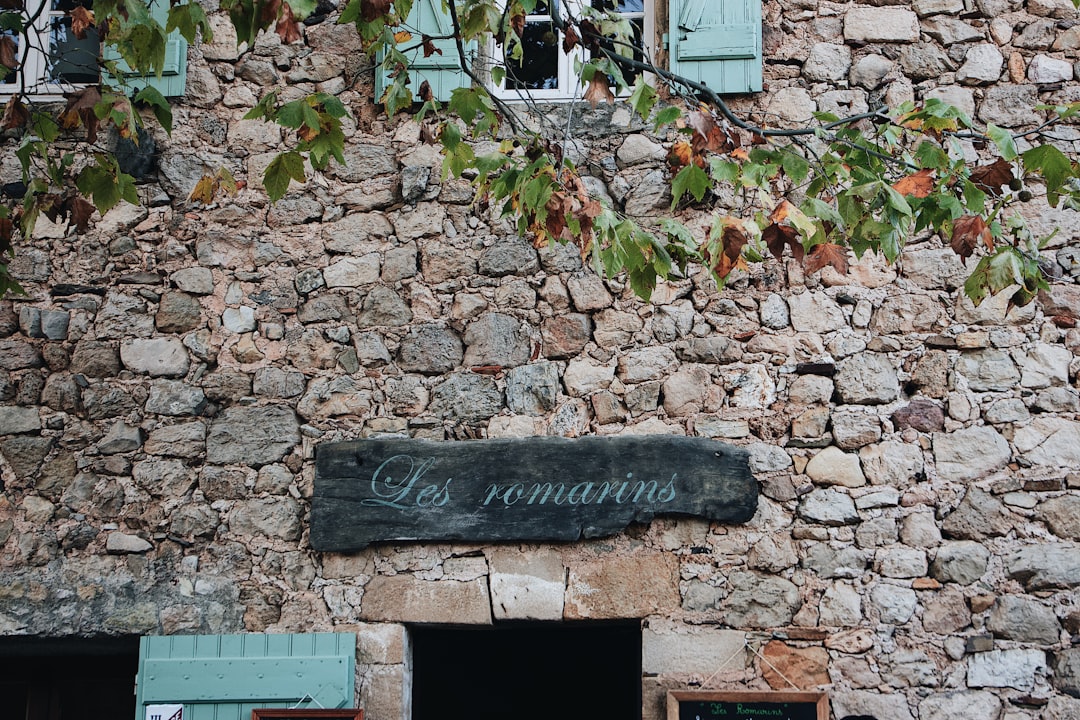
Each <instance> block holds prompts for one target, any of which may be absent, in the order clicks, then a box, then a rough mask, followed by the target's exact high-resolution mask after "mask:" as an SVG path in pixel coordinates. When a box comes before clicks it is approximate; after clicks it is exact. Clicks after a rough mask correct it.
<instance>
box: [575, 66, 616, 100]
mask: <svg viewBox="0 0 1080 720" xmlns="http://www.w3.org/2000/svg"><path fill="white" fill-rule="evenodd" d="M581 97H582V99H583V100H586V101H587V102H588V103H589V104H590V105H592V107H593V109H596V106H597V105H599V104H600V101H601V100H603V101H604V102H606V103H608V104H609V105H613V104H615V94H614V93H613V92H611V87H610V86H609V85H608V79H607V75H605V74H604V73H600V72H598V73H593V76H592V80H590V81H589V87H587V88H586V89H585V94H584V95H582V96H581Z"/></svg>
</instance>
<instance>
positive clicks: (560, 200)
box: [544, 190, 574, 240]
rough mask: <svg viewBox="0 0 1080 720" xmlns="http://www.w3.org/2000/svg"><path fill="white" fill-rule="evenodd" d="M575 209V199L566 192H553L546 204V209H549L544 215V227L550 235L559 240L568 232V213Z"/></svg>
mask: <svg viewBox="0 0 1080 720" xmlns="http://www.w3.org/2000/svg"><path fill="white" fill-rule="evenodd" d="M573 209H574V201H573V199H572V198H571V197H570V196H569V195H567V194H566V193H565V192H562V191H561V190H559V191H556V192H553V193H551V197H549V198H548V201H547V203H546V204H545V205H544V210H546V211H547V215H546V216H545V217H544V229H545V230H546V231H547V236H548V237H550V238H552V239H554V240H558V239H559V238H561V237H562V236H563V233H565V232H566V214H567V213H569V212H571V211H573ZM567 239H569V238H567Z"/></svg>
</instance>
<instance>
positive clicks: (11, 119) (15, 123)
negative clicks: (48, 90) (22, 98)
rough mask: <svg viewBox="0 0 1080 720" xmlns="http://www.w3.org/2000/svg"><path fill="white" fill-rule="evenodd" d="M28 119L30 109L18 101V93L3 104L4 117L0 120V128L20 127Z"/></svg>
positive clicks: (12, 128) (11, 128)
mask: <svg viewBox="0 0 1080 720" xmlns="http://www.w3.org/2000/svg"><path fill="white" fill-rule="evenodd" d="M29 120H30V110H29V109H28V108H27V107H26V106H25V105H23V104H22V103H21V102H19V96H18V95H12V96H11V97H10V98H8V101H7V103H6V104H5V105H4V117H3V119H2V120H0V130H14V129H16V128H21V127H23V126H24V125H26V123H27V122H28V121H29Z"/></svg>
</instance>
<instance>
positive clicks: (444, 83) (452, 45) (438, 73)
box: [375, 0, 476, 102]
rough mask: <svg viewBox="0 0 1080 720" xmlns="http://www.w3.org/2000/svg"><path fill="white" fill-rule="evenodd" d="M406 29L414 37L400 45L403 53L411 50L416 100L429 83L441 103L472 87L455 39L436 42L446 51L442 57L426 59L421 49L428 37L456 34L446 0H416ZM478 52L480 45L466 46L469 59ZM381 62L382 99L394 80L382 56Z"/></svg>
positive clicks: (377, 91) (408, 54)
mask: <svg viewBox="0 0 1080 720" xmlns="http://www.w3.org/2000/svg"><path fill="white" fill-rule="evenodd" d="M403 29H407V30H409V32H410V33H413V36H412V38H410V39H409V40H406V41H405V42H402V43H400V44H399V45H398V48H399V49H400V50H402V52H405V50H406V48H411V49H410V50H409V51H408V52H405V57H407V58H408V59H409V80H410V82H409V85H408V87H409V89H410V90H412V92H413V97H414V98H417V99H418V96H419V93H420V85H422V84H423V82H424V81H425V80H427V82H428V85H430V86H431V92H432V94H433V95H434V97H435V99H436V100H438V101H440V102H446V101H447V100H449V99H450V93H452V92H453V91H454V88H459V87H465V86H467V85H469V83H470V80H469V76H468V75H466V74H465V72H464V71H463V70H462V69H461V66H460V64H459V63H458V51H457V44H456V42H455V41H454V40H453V39H449V40H434V41H433V44H434V46H435V48H436V49H437V50H441V51H442V54H441V55H440V54H439V53H438V52H435V53H432V54H431V55H430V56H428V57H424V50H423V47H420V45H421V39H422V36H424V35H427V36H428V37H443V36H449V35H453V32H454V23H453V21H451V19H450V15H449V13H448V12H443V8H442V0H416V2H414V3H413V7H412V11H411V12H410V13H409V17H408V18H407V19H406V21H405V26H404V28H403ZM475 51H476V43H469V44H467V45H466V46H465V52H466V55H467V56H470V57H471V56H472V55H474V54H475ZM377 59H378V62H379V66H378V67H377V68H376V70H375V97H376V98H377V99H378V98H381V97H382V96H383V92H385V90H386V88H387V86H389V85H390V83H392V82H393V80H392V79H391V78H390V76H389V73H388V72H387V71H386V70H384V69H383V67H382V60H383V58H382V55H380V56H379V57H378V58H377Z"/></svg>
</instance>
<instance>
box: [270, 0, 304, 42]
mask: <svg viewBox="0 0 1080 720" xmlns="http://www.w3.org/2000/svg"><path fill="white" fill-rule="evenodd" d="M274 30H275V32H277V34H278V37H280V38H281V42H283V43H285V44H286V45H288V44H289V43H294V42H298V41H300V40H302V39H303V37H304V33H303V32H301V30H300V21H299V20H297V19H296V17H295V16H294V15H293V12H292V8H291V7H289V5H288V4H286V3H282V10H281V18H280V19H279V20H278V21H277V27H276V28H274Z"/></svg>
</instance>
